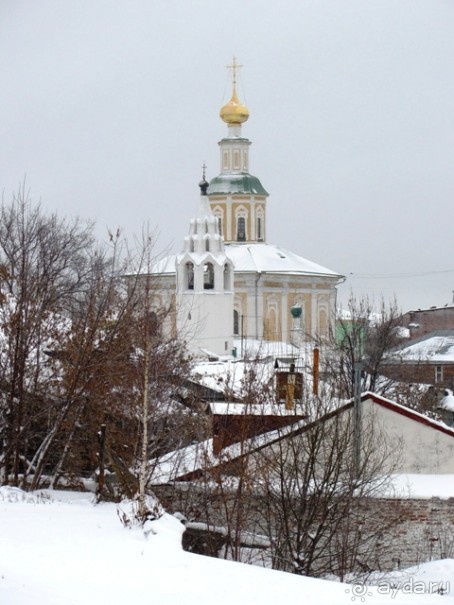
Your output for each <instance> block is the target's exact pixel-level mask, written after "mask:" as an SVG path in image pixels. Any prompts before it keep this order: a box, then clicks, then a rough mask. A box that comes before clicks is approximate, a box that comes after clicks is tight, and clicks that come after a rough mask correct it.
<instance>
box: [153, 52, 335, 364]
mask: <svg viewBox="0 0 454 605" xmlns="http://www.w3.org/2000/svg"><path fill="white" fill-rule="evenodd" d="M232 67H233V69H232V71H233V92H232V97H231V99H230V101H229V102H228V103H227V104H226V105H224V106H223V107H222V108H221V111H220V117H221V119H222V120H223V122H225V124H226V125H227V135H226V136H225V137H224V138H223V139H221V141H220V142H219V147H220V173H219V175H218V176H216V177H214V178H213V179H211V181H210V182H209V183H207V182H206V181H205V175H204V176H203V180H202V182H201V183H200V188H201V195H200V201H199V208H198V212H197V215H196V216H195V218H193V219H192V220H191V221H190V227H189V234H188V235H187V236H186V237H185V240H184V248H183V250H182V252H181V253H180V254H178V255H176V256H169V257H167V258H166V259H164V260H163V261H161V262H160V263H159V264H158V265H157V267H156V268H155V270H154V276H155V277H156V279H157V283H158V292H159V298H160V299H161V301H160V302H162V303H166V302H167V303H168V302H169V301H173V302H174V303H175V313H174V316H173V320H172V321H173V325H172V326H171V328H172V329H173V330H174V332H175V333H176V334H179V335H180V336H182V337H183V338H184V339H185V340H187V342H188V344H189V346H190V348H191V349H192V350H193V351H204V352H208V353H210V354H214V355H218V356H220V355H229V354H231V353H232V350H233V339H234V338H243V339H255V340H259V341H261V340H264V341H280V342H291V341H292V340H294V339H295V334H296V333H298V335H297V338H298V340H299V341H300V342H301V341H311V340H324V339H326V338H327V337H328V336H329V334H330V331H331V330H332V329H333V326H334V316H335V307H336V286H337V284H339V283H340V281H342V276H341V275H339V274H338V273H336V272H334V271H331V270H330V269H327V268H325V267H322V266H320V265H318V264H316V263H314V262H312V261H310V260H307V259H305V258H302V257H301V256H298V255H296V254H294V253H292V252H289V251H288V250H285V249H283V248H281V247H279V246H276V245H273V244H268V243H267V238H266V233H267V219H266V209H267V203H268V193H267V191H266V190H265V188H264V187H263V185H262V183H261V182H260V180H259V179H258V178H257V177H255V176H253V175H252V174H251V173H250V172H249V148H250V145H251V142H250V141H249V140H248V139H247V138H245V137H244V136H243V134H242V125H243V123H244V122H246V120H247V119H248V117H249V111H248V108H247V107H246V106H245V105H244V104H242V103H241V102H240V101H239V99H238V96H237V92H236V67H237V66H236V64H235V62H234V64H233V66H232Z"/></svg>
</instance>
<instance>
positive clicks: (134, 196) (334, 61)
mask: <svg viewBox="0 0 454 605" xmlns="http://www.w3.org/2000/svg"><path fill="white" fill-rule="evenodd" d="M234 54H235V55H236V56H237V57H238V59H239V61H240V63H242V64H243V65H244V67H243V69H242V73H241V86H240V90H239V93H240V96H241V98H242V100H244V101H245V102H246V103H247V105H248V107H249V110H250V118H249V121H248V122H247V123H246V124H245V125H244V126H243V134H244V136H247V137H248V138H249V139H251V140H252V143H253V145H252V148H251V156H250V170H251V173H252V174H254V175H256V176H258V177H259V178H260V179H261V181H262V184H263V185H264V187H265V188H266V189H267V190H268V191H269V193H270V198H269V205H268V233H267V239H268V242H269V243H274V244H278V245H280V246H282V247H284V248H288V249H290V250H292V251H293V252H295V253H297V254H300V255H301V256H304V257H306V258H308V259H310V260H312V261H315V262H318V263H320V264H322V265H324V266H326V267H328V268H330V269H333V270H335V271H337V272H339V273H342V274H344V275H346V276H347V277H348V279H347V281H346V283H345V284H344V285H343V286H341V288H340V298H341V299H342V300H345V299H346V298H347V297H348V294H349V292H350V291H351V290H352V291H353V292H354V293H355V294H356V295H361V294H363V293H368V294H369V295H370V296H371V297H373V298H374V299H375V300H377V299H379V298H380V296H381V294H383V296H384V297H385V298H386V299H389V298H392V297H393V296H394V295H395V296H396V297H397V301H398V303H399V305H400V306H401V307H402V308H403V310H408V309H410V308H419V307H421V308H423V307H427V306H431V305H444V304H446V303H451V302H452V300H453V293H452V291H453V290H454V258H453V256H454V255H453V249H454V245H453V239H454V238H453V231H454V211H453V205H454V170H453V159H454V66H453V63H454V2H453V1H452V0H444V1H443V0H310V1H304V0H279V2H277V1H276V0H273V1H271V0H229V1H228V2H220V1H217V0H142V1H141V0H115V1H112V0H77V1H74V0H40V1H39V2H36V0H29V1H24V0H1V2H0V71H1V75H2V80H1V88H0V125H1V127H0V185H1V187H2V189H3V191H4V197H5V199H6V200H9V199H10V198H11V196H12V193H13V192H14V191H16V190H17V188H18V185H19V183H20V182H21V181H22V180H23V178H24V176H26V180H27V185H28V187H29V188H30V190H31V197H32V199H33V200H34V201H39V200H41V202H42V205H43V206H44V208H45V209H48V210H49V211H54V210H56V211H58V213H60V214H61V215H66V216H75V215H79V216H81V217H83V218H92V219H94V220H96V222H97V233H98V235H99V237H100V238H105V237H106V229H107V227H109V228H110V229H112V230H114V229H116V228H117V227H121V228H122V229H123V230H124V232H125V234H126V235H127V236H129V237H131V236H132V235H133V234H137V233H140V232H141V230H142V226H143V225H144V223H146V222H147V221H149V222H150V225H152V226H153V227H154V226H157V227H158V229H159V232H160V238H159V243H158V247H159V248H162V249H163V248H166V247H168V246H169V245H170V246H173V249H174V250H175V251H178V250H179V249H180V248H181V246H182V240H183V237H184V235H185V234H186V233H187V230H188V222H189V219H190V218H191V216H192V215H194V213H195V211H196V208H197V202H198V187H197V183H198V182H199V180H200V177H201V165H202V164H203V162H206V164H207V166H208V170H207V176H208V178H212V177H213V176H215V175H216V174H217V173H218V172H219V157H218V145H217V142H218V140H219V139H220V138H222V137H223V136H225V134H226V126H225V124H223V122H221V120H220V119H219V109H220V107H221V105H222V104H223V103H224V102H226V101H227V100H228V98H229V94H230V85H229V80H228V73H227V70H226V68H225V66H226V65H227V64H228V63H229V62H230V61H231V58H232V56H233V55H234Z"/></svg>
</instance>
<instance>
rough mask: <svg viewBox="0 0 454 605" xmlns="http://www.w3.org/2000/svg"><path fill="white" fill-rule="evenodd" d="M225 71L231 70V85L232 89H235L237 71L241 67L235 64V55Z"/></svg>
mask: <svg viewBox="0 0 454 605" xmlns="http://www.w3.org/2000/svg"><path fill="white" fill-rule="evenodd" d="M226 67H227V69H231V70H232V84H233V88H235V87H236V75H237V70H240V69H241V68H242V67H243V66H242V65H239V64H238V63H237V62H236V57H235V55H234V56H233V59H232V64H231V65H226Z"/></svg>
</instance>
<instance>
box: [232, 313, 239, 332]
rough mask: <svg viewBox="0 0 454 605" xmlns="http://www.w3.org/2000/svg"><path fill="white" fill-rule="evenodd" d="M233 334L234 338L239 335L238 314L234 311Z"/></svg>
mask: <svg viewBox="0 0 454 605" xmlns="http://www.w3.org/2000/svg"><path fill="white" fill-rule="evenodd" d="M233 333H234V335H235V336H239V334H240V314H239V313H238V311H237V310H236V309H234V311H233Z"/></svg>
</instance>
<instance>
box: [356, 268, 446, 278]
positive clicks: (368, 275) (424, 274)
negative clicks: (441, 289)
mask: <svg viewBox="0 0 454 605" xmlns="http://www.w3.org/2000/svg"><path fill="white" fill-rule="evenodd" d="M446 273H454V269H443V270H440V271H420V272H416V273H353V272H350V273H349V274H348V277H350V278H356V277H358V278H359V277H360V278H363V279H383V278H387V279H394V278H401V277H427V276H429V275H443V274H446Z"/></svg>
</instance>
